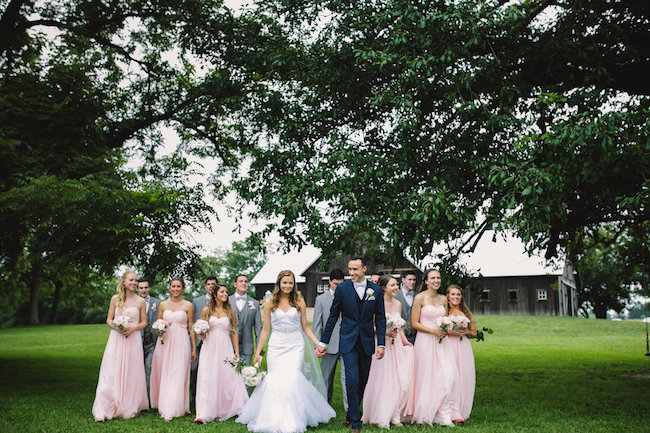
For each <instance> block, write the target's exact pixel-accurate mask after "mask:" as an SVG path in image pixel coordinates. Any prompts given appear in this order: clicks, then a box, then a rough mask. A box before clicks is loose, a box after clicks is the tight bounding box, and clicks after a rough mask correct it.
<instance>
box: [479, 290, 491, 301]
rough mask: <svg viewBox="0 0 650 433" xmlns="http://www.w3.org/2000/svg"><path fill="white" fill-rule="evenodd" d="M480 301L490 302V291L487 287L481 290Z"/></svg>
mask: <svg viewBox="0 0 650 433" xmlns="http://www.w3.org/2000/svg"><path fill="white" fill-rule="evenodd" d="M479 301H480V302H490V291H489V290H487V289H485V290H483V291H482V292H481V299H480V300H479Z"/></svg>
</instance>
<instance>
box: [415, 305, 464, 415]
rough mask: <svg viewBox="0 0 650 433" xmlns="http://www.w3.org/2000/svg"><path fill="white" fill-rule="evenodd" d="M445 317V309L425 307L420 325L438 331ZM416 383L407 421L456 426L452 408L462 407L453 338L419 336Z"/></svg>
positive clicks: (416, 347) (416, 340) (423, 333)
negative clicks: (440, 340) (441, 319)
mask: <svg viewBox="0 0 650 433" xmlns="http://www.w3.org/2000/svg"><path fill="white" fill-rule="evenodd" d="M444 314H445V308H444V307H443V306H433V305H425V306H424V307H422V309H421V310H420V323H421V324H422V325H424V326H426V327H428V328H432V329H433V328H435V323H436V319H437V318H438V317H440V316H443V315H444ZM414 354H415V356H414V358H415V362H414V367H413V380H412V381H411V386H410V389H409V391H408V400H407V403H406V407H405V410H404V417H405V419H406V420H408V421H409V422H413V423H416V424H429V425H432V424H442V425H451V424H452V408H453V407H454V406H455V405H457V403H458V397H459V396H458V368H457V366H456V356H455V355H454V351H453V345H452V343H451V342H450V341H449V337H445V338H443V339H442V342H440V343H439V342H438V337H436V336H435V335H433V334H428V333H425V332H418V334H417V337H416V338H415V345H414Z"/></svg>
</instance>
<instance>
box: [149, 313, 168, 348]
mask: <svg viewBox="0 0 650 433" xmlns="http://www.w3.org/2000/svg"><path fill="white" fill-rule="evenodd" d="M151 329H152V330H153V332H155V333H156V335H158V337H160V344H165V339H164V338H163V335H164V334H165V332H167V330H168V329H169V322H168V321H166V320H164V319H158V320H156V321H155V322H153V324H152V325H151Z"/></svg>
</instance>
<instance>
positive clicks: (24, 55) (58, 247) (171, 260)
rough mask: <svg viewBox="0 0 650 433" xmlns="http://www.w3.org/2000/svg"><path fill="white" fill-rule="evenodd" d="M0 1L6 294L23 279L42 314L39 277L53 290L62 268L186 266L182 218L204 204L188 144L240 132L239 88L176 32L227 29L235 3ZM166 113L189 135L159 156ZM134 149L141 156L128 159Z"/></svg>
mask: <svg viewBox="0 0 650 433" xmlns="http://www.w3.org/2000/svg"><path fill="white" fill-rule="evenodd" d="M3 6H6V7H5V8H4V11H3V12H2V16H1V17H0V169H1V173H0V208H1V209H0V227H1V228H0V230H1V236H0V238H1V240H0V266H1V267H2V279H3V281H2V282H3V283H6V284H5V286H6V287H12V288H14V289H16V290H12V291H11V293H12V294H13V295H10V296H9V297H8V298H7V299H6V300H4V302H7V303H9V304H10V305H14V306H15V304H16V303H17V302H19V301H20V300H21V299H22V298H23V296H24V295H23V294H24V293H25V291H29V298H30V308H29V322H30V323H38V321H39V313H38V304H39V294H40V290H41V287H45V288H48V287H54V296H55V297H56V296H57V295H56V294H57V293H61V290H60V288H61V282H63V281H68V280H69V279H66V278H65V276H66V274H75V275H78V274H79V273H87V274H88V273H91V272H94V271H101V272H111V273H112V272H113V271H114V269H115V267H117V266H119V265H130V266H135V267H137V268H138V269H141V270H143V271H144V272H145V273H147V274H148V275H156V274H157V273H162V274H169V273H171V272H181V271H186V270H188V269H190V268H191V267H192V266H194V265H195V264H196V262H197V259H198V247H197V246H195V245H191V244H190V243H188V242H186V241H185V240H184V239H183V237H182V234H183V231H184V230H185V229H186V227H187V226H197V225H207V224H208V214H209V213H210V212H212V209H211V208H210V207H209V206H208V205H207V204H206V202H205V200H204V197H203V189H202V186H201V185H193V184H191V183H190V182H188V176H190V175H191V174H192V168H191V166H190V165H188V162H187V159H186V156H187V154H188V153H189V152H191V151H196V152H199V151H200V153H201V155H202V156H204V157H207V158H210V157H213V158H223V160H228V162H229V161H230V160H229V158H232V155H234V154H235V153H236V151H237V144H236V143H235V142H234V141H233V139H232V138H231V136H232V134H233V132H232V131H231V127H230V125H229V124H228V122H227V121H226V120H227V118H228V116H229V112H230V110H231V109H232V107H234V106H236V104H237V103H236V101H237V98H238V97H239V96H240V93H241V92H240V86H239V84H237V83H236V82H235V80H232V79H231V77H230V73H229V71H228V70H227V69H219V68H218V67H217V68H216V69H213V71H212V73H211V74H210V75H209V76H204V77H199V76H198V75H199V74H197V73H196V66H195V65H194V64H192V63H191V62H189V61H188V59H187V58H186V51H185V50H184V49H183V47H182V46H183V43H184V37H185V35H186V33H187V32H188V29H193V28H195V27H196V26H197V23H206V22H210V23H211V24H212V25H213V27H212V28H213V29H214V30H215V31H219V32H221V33H226V34H229V33H230V31H231V30H232V28H233V22H234V21H233V19H232V16H231V15H230V13H229V11H228V10H226V9H224V8H223V7H222V2H218V1H217V2H215V1H207V2H194V1H135V2H133V1H120V0H111V1H108V2H88V1H79V0H60V1H51V2H36V1H29V0H11V1H8V2H3ZM220 16H221V17H223V19H218V18H219V17H220ZM203 113H206V114H205V115H203ZM224 119H225V120H224ZM165 126H166V127H170V128H175V129H176V130H177V131H178V133H179V134H180V136H181V141H182V144H183V145H185V146H186V149H184V148H183V147H181V148H180V149H179V150H178V151H176V152H172V154H171V155H167V156H161V153H160V148H161V145H162V144H163V138H162V135H161V128H162V127H165ZM197 137H199V139H200V140H201V141H200V145H196V146H191V143H192V142H193V140H195V139H196V138H197ZM206 143H207V144H206ZM188 149H189V150H188ZM129 158H136V159H138V160H139V161H141V164H139V166H138V167H136V168H129V167H128V165H127V164H126V163H127V161H128V159H129ZM64 292H66V291H65V290H64ZM54 305H58V301H57V300H55V301H54ZM55 316H56V315H54V317H55Z"/></svg>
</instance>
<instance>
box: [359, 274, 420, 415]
mask: <svg viewBox="0 0 650 433" xmlns="http://www.w3.org/2000/svg"><path fill="white" fill-rule="evenodd" d="M379 286H380V287H381V290H382V291H383V292H384V307H385V311H386V313H385V314H386V323H388V321H389V319H392V318H399V317H401V316H402V304H401V303H400V302H399V301H398V300H397V299H395V298H394V296H395V295H396V294H397V290H399V283H398V282H397V280H396V279H395V278H393V277H392V276H390V275H382V276H380V277H379ZM412 349H413V347H412V345H411V343H409V341H408V340H407V339H406V335H405V334H404V331H403V330H402V329H400V330H399V331H397V332H395V331H394V330H392V329H390V328H389V327H388V326H386V353H385V355H384V357H383V358H382V359H377V358H376V357H375V356H374V355H373V357H372V363H371V364H370V373H369V375H368V385H366V391H365V392H364V394H363V416H362V417H361V421H362V422H363V423H364V424H377V425H378V426H379V427H383V428H390V424H391V423H392V424H393V425H396V426H401V425H402V423H401V412H402V409H403V408H404V405H405V404H406V393H407V391H408V388H409V384H410V382H411V372H412V371H413V350H412Z"/></svg>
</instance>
